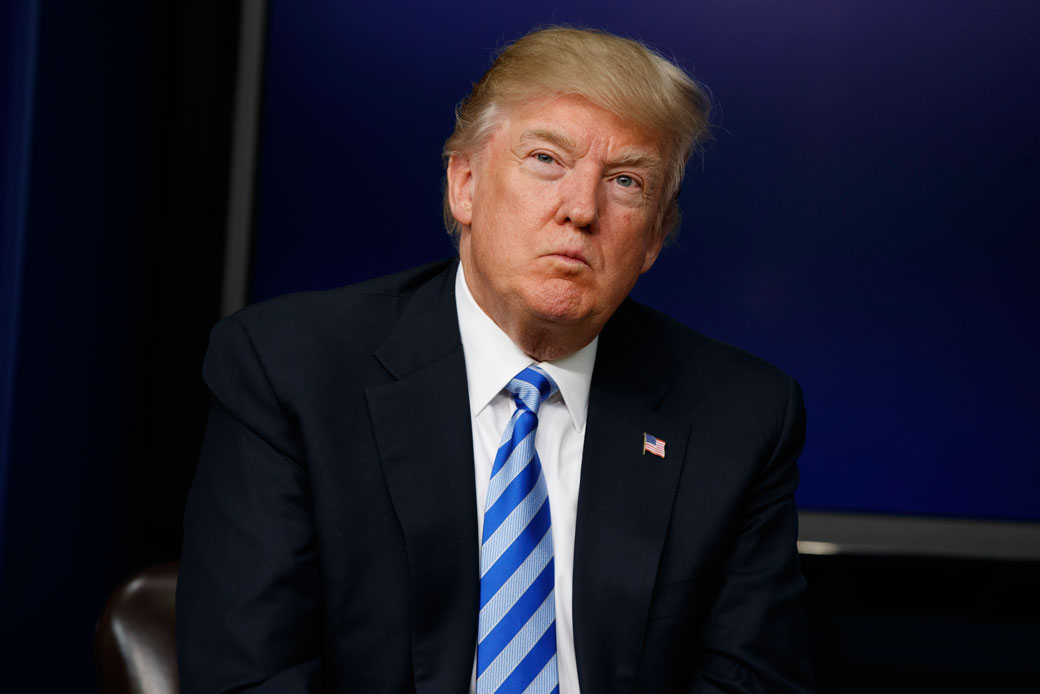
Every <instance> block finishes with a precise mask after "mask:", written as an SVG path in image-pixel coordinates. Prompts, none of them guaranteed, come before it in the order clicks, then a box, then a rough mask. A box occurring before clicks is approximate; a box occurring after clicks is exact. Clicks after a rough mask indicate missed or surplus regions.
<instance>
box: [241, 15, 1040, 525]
mask: <svg viewBox="0 0 1040 694" xmlns="http://www.w3.org/2000/svg"><path fill="white" fill-rule="evenodd" d="M270 12H271V16H270V20H269V36H268V41H269V43H268V48H267V68H266V95H265V101H264V110H263V139H262V147H261V176H260V182H259V187H258V190H259V200H258V219H257V223H258V236H257V243H256V249H255V252H256V262H255V276H254V280H255V281H254V287H253V294H254V298H256V299H262V298H265V297H269V296H272V295H275V294H279V293H283V292H286V291H293V290H298V289H310V288H318V287H328V286H334V285H338V284H343V283H348V282H352V281H356V280H360V279H363V278H366V277H370V276H373V275H377V274H381V273H385V272H390V271H393V270H397V269H401V268H404V267H407V266H410V265H413V264H417V263H419V262H423V261H426V260H431V259H435V258H439V257H444V256H446V255H449V254H450V253H451V252H452V249H451V246H450V244H449V243H448V241H447V239H446V238H445V235H444V234H443V232H442V228H441V224H440V185H439V181H440V180H441V177H442V175H443V174H442V169H441V164H440V157H439V153H440V148H441V145H442V143H443V141H444V139H445V138H446V137H447V135H448V134H449V133H450V131H451V128H452V123H453V107H454V105H455V103H456V102H457V101H458V99H460V98H461V97H462V96H463V95H464V94H465V93H466V91H467V90H468V87H469V84H470V82H472V81H473V80H475V79H477V78H478V77H479V75H480V74H481V73H482V72H483V70H484V69H485V68H486V66H487V65H488V63H489V60H490V57H491V56H492V54H493V53H494V50H495V48H496V47H498V46H500V45H501V44H502V43H503V42H504V41H507V40H510V39H513V38H515V37H517V36H518V35H520V34H522V33H524V32H525V31H527V30H528V29H530V28H532V27H534V26H536V25H538V24H542V23H547V22H552V21H561V22H574V23H579V24H584V25H589V26H595V27H601V28H605V29H608V30H611V31H615V32H618V33H622V34H625V35H629V36H634V37H641V38H643V39H645V40H647V41H648V42H650V43H651V44H652V45H656V46H659V47H662V48H663V49H664V50H665V51H666V52H669V53H672V54H674V55H675V56H676V57H677V58H678V59H679V60H680V61H681V62H682V63H683V64H684V65H685V66H687V67H688V68H691V69H692V70H693V71H694V74H695V76H696V77H697V78H699V79H701V80H703V81H704V82H705V83H707V85H708V86H709V87H710V88H711V90H712V91H713V93H714V95H715V97H716V99H717V101H718V104H719V109H718V112H717V114H716V122H717V124H718V127H717V130H716V142H715V143H714V145H713V146H712V147H711V148H710V149H709V151H708V152H707V154H706V156H705V158H704V161H703V163H702V164H696V165H694V166H693V167H692V170H691V172H690V174H689V176H688V178H687V182H686V185H685V187H684V191H683V195H682V205H683V208H684V211H685V218H684V226H683V233H682V237H681V240H680V242H679V244H678V246H676V247H673V248H671V249H670V250H668V251H666V252H665V253H664V254H663V255H662V257H661V259H660V260H659V261H658V263H657V266H656V267H655V268H654V269H653V270H652V271H651V273H649V274H648V275H647V276H645V277H644V278H643V279H642V280H641V282H640V285H639V286H638V287H637V289H636V292H635V295H636V296H637V297H638V298H640V299H641V300H643V301H646V302H647V303H650V304H652V305H655V306H657V307H659V308H661V309H663V310H665V311H666V312H668V313H670V314H671V315H673V316H675V317H677V318H679V319H680V320H682V321H684V322H686V323H687V324H689V325H691V326H693V327H696V328H698V329H699V330H701V331H702V332H705V333H707V334H709V335H712V336H714V337H718V338H720V339H722V340H725V341H727V342H731V343H734V344H737V345H739V346H741V347H744V348H746V349H748V350H750V351H752V352H755V353H757V354H759V355H761V356H763V357H765V358H766V359H768V360H770V361H773V362H775V363H777V364H778V365H780V366H781V367H783V368H784V369H785V370H787V371H789V372H790V373H792V374H793V375H794V376H796V377H797V378H798V379H799V380H800V381H801V382H802V384H803V386H804V388H805V392H806V398H807V404H808V407H809V417H810V420H809V422H810V430H809V442H808V446H807V448H806V451H805V454H804V456H803V459H802V471H803V483H802V487H801V490H800V492H799V502H800V504H801V506H802V507H803V508H816V509H839V510H851V511H860V510H862V511H874V512H891V513H908V514H927V515H939V516H959V517H984V518H1005V519H1027V520H1040V503H1038V502H1037V500H1036V494H1035V490H1036V489H1038V488H1040V465H1038V464H1037V463H1038V462H1040V461H1038V456H1037V453H1036V446H1035V443H1034V435H1033V431H1034V430H1035V422H1036V421H1037V420H1038V419H1040V406H1038V405H1037V402H1036V398H1035V393H1037V392H1038V391H1040V376H1038V373H1037V370H1036V368H1035V365H1034V360H1035V358H1036V355H1037V354H1038V352H1040V331H1038V328H1037V324H1036V320H1035V313H1036V308H1035V307H1036V305H1037V304H1038V300H1040V281H1038V280H1037V277H1036V272H1035V269H1034V266H1035V265H1036V258H1037V256H1038V251H1040V242H1038V239H1037V234H1036V230H1037V229H1038V228H1040V196H1038V192H1040V169H1038V155H1040V131H1038V129H1037V128H1036V124H1037V123H1038V122H1040V91H1038V90H1036V88H1035V85H1036V84H1040V41H1037V40H1036V33H1035V28H1036V27H1037V26H1040V8H1038V6H1037V5H1036V4H1035V3H1033V2H1030V1H1029V0H1010V1H1008V2H1002V3H995V4H994V3H980V2H977V1H975V0H972V1H967V0H955V1H953V2H946V3H907V2H903V1H901V0H870V1H868V0H849V1H847V2H841V3H833V2H825V1H824V0H800V1H799V2H793V3H765V2H751V1H747V0H745V1H742V2H722V1H714V2H691V3H671V2H651V3H619V4H614V3H610V4H604V3H600V2H591V1H589V0H586V1H584V2H572V3H549V2H529V3H511V4H505V5H492V4H489V3H444V4H432V3H424V2H407V1H398V2H394V3H390V4H387V3H378V4H373V3H319V4H305V5H303V6H301V5H300V4H298V3H289V2H284V1H283V0H274V1H273V2H272V3H271V5H270Z"/></svg>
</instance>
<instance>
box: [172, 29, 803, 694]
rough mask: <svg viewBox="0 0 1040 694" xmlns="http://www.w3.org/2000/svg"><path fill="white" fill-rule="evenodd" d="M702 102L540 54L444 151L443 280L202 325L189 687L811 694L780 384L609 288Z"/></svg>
mask: <svg viewBox="0 0 1040 694" xmlns="http://www.w3.org/2000/svg"><path fill="white" fill-rule="evenodd" d="M707 104H708V101H707V99H706V98H705V96H704V94H703V92H702V91H701V90H700V89H699V88H698V87H697V85H696V84H695V83H694V82H693V81H692V80H690V79H689V78H688V77H687V76H686V75H685V74H683V73H682V71H681V70H679V69H678V68H677V67H676V66H674V65H673V64H671V63H670V62H668V61H666V60H664V59H663V58H661V57H660V56H658V55H657V54H655V53H653V52H651V51H649V50H648V49H646V48H645V47H644V46H642V45H641V44H638V43H636V42H633V41H629V40H626V39H621V38H618V37H614V36H611V35H609V34H604V33H599V32H593V31H584V30H576V29H568V28H551V29H546V30H542V31H539V32H534V33H532V34H529V35H528V36H526V37H524V38H522V39H520V40H519V41H518V42H516V43H515V44H513V45H512V46H510V47H508V48H506V49H505V50H504V51H503V53H502V54H501V55H500V56H499V58H498V59H497V60H496V62H495V64H494V65H493V66H492V68H491V69H490V70H489V71H488V73H487V74H486V75H485V76H484V78H483V79H482V80H481V81H480V82H479V83H478V84H476V85H475V86H474V89H473V93H472V94H471V96H470V97H469V98H468V99H467V100H466V101H464V102H463V104H462V105H461V106H460V108H459V111H458V118H457V124H456V130H455V133H454V134H453V135H452V137H451V138H450V139H449V140H448V142H447V144H446V146H445V155H446V159H447V185H446V191H445V215H446V219H447V221H448V226H449V229H450V230H451V231H452V232H453V233H455V234H456V235H457V240H458V249H459V261H457V262H456V261H452V262H448V263H439V264H436V265H432V266H427V267H424V268H419V269H417V270H413V271H410V272H406V273H403V274H400V275H396V276H392V277H389V278H383V279H378V280H373V281H371V282H367V283H363V284H361V285H357V286H354V287H348V288H345V289H341V290H336V291H331V292H323V293H316V294H308V295H299V296H292V297H286V298H283V299H279V300H275V301H272V302H268V303H266V304H262V305H259V306H255V307H252V308H250V309H247V310H245V311H243V312H240V313H239V314H236V315H235V316H233V317H231V318H230V319H227V320H225V321H222V322H221V323H220V324H218V326H217V327H216V328H215V329H214V333H213V338H212V343H211V346H210V351H209V353H208V355H207V359H206V365H205V377H206V380H207V383H208V384H209V386H210V387H211V389H212V390H213V393H214V404H213V410H212V414H211V419H210V424H209V429H208V432H207V437H206V441H205V444H204V447H203V452H202V456H201V459H200V462H199V469H198V473H197V477H196V480H195V483H194V485H193V488H192V492H191V497H190V499H189V503H188V507H187V511H186V515H185V546H184V554H183V558H182V565H181V579H180V585H179V588H178V602H177V606H178V630H179V644H180V664H181V677H182V684H183V688H184V691H185V692H210V691H212V692H216V691H257V692H268V691H270V692H295V691H334V692H353V691H359V692H399V691H418V692H464V691H466V690H467V689H468V690H469V691H471V692H477V693H478V694H485V692H488V693H490V692H506V691H509V692H524V691H529V692H534V691H540V692H546V693H548V692H554V691H558V692H561V693H562V694H577V693H578V692H579V691H581V692H585V694H604V693H607V692H670V691H681V692H713V691H726V692H764V691H808V690H809V689H811V677H810V675H809V672H808V665H807V657H806V635H805V625H804V618H803V594H804V583H803V580H802V578H801V576H800V573H799V569H798V560H797V554H796V551H795V536H796V525H797V520H796V514H795V508H794V502H793V494H794V490H795V487H796V484H797V470H796V467H795V461H796V458H797V455H798V453H799V452H800V449H801V446H802V441H803V438H804V413H803V408H802V402H801V396H800V392H799V389H798V386H797V384H796V383H795V382H794V381H793V380H792V379H790V378H789V377H787V376H785V375H784V374H782V373H780V372H779V371H777V370H776V369H774V368H773V367H771V366H769V365H767V364H765V363H764V362H761V361H759V360H757V359H755V358H754V357H751V356H749V355H747V354H745V353H743V352H740V351H738V350H736V349H734V348H731V347H727V346H724V345H721V344H719V343H717V342H714V341H711V340H709V339H707V338H705V337H703V336H701V335H698V334H697V333H694V332H693V331H691V330H689V329H687V328H685V327H683V326H680V325H678V324H677V323H675V322H674V321H671V320H670V319H668V318H666V317H664V316H662V315H661V314H658V313H656V312H654V311H652V310H650V309H647V308H645V307H642V306H640V305H638V304H636V303H634V302H632V301H630V300H628V299H626V296H627V294H628V292H629V291H630V290H631V288H632V287H633V285H634V284H635V282H636V279H637V278H638V277H639V275H640V274H641V273H643V272H646V271H647V270H649V269H650V267H651V266H652V265H653V263H654V260H655V259H656V258H657V255H658V253H659V252H660V250H661V247H662V245H663V243H664V241H665V238H666V236H667V235H668V233H670V232H671V231H672V230H673V229H674V228H675V226H676V225H677V222H678V209H677V207H676V197H677V191H678V187H679V183H680V181H681V178H682V171H683V166H684V164H685V162H686V159H687V158H688V156H689V155H690V153H691V151H692V149H693V148H694V146H695V144H696V142H697V140H698V139H699V138H700V137H701V136H703V134H704V132H705V130H706V124H707Z"/></svg>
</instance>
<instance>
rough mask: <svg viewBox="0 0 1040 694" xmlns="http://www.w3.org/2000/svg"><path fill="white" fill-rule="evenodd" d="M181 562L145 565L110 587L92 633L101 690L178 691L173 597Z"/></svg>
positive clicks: (110, 693) (115, 693)
mask: <svg viewBox="0 0 1040 694" xmlns="http://www.w3.org/2000/svg"><path fill="white" fill-rule="evenodd" d="M177 569H178V563H177V562H171V563H169V564H161V565H159V566H153V567H151V568H149V569H145V570H144V571H142V572H141V573H139V574H137V575H136V576H134V577H132V578H131V579H130V580H129V581H127V582H126V583H124V584H123V585H121V586H120V587H119V588H117V589H116V590H115V592H114V593H112V597H110V598H109V599H108V604H107V605H105V611H104V612H103V613H102V614H101V619H100V621H99V622H98V628H97V633H96V634H95V636H94V658H95V660H96V662H97V669H98V687H99V689H100V690H101V694H177V692H178V691H179V690H180V683H179V681H178V679H177V644H176V639H175V637H174V616H173V602H174V591H175V590H176V588H177Z"/></svg>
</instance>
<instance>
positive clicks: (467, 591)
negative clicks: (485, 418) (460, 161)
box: [366, 265, 479, 692]
mask: <svg viewBox="0 0 1040 694" xmlns="http://www.w3.org/2000/svg"><path fill="white" fill-rule="evenodd" d="M454 268H455V265H452V266H451V268H450V269H449V270H447V271H445V272H444V273H442V274H441V275H439V276H437V277H436V278H434V279H433V280H432V281H431V282H429V283H427V284H426V285H424V286H423V287H421V288H420V289H419V290H417V292H416V295H415V296H414V297H413V299H412V301H411V303H410V304H409V305H408V307H407V308H406V309H405V313H404V314H403V315H402V318H401V320H400V322H399V323H398V325H397V327H396V328H395V330H394V332H393V333H392V334H391V335H390V337H389V338H388V339H387V341H386V343H385V344H384V345H383V346H382V347H381V348H380V349H379V350H378V351H377V352H376V356H377V358H378V359H379V360H380V361H381V362H382V364H383V365H384V366H385V367H386V368H387V370H388V371H389V372H390V373H391V374H392V375H393V376H394V377H395V378H396V379H397V380H396V381H394V382H392V383H389V384H386V385H381V386H374V387H371V388H368V389H367V390H366V395H367V397H368V404H369V410H370V412H371V416H372V425H373V430H374V432H375V437H376V442H377V445H378V447H379V456H380V460H381V462H382V466H383V474H384V476H385V478H386V483H387V487H388V489H389V492H390V497H391V499H392V501H393V505H394V510H395V512H396V514H397V518H398V520H399V521H400V524H401V531H402V533H403V535H404V541H405V547H406V551H407V553H408V560H409V569H410V572H411V585H412V594H411V598H412V606H413V609H412V618H413V638H412V666H413V670H414V676H415V685H416V691H417V692H440V691H464V690H465V688H466V687H468V682H469V679H470V674H471V671H472V666H473V653H474V647H475V644H476V638H477V605H478V602H479V581H478V557H477V552H478V546H477V540H478V538H477V517H476V488H475V484H474V479H473V439H472V434H471V427H470V417H469V407H468V403H469V395H468V392H467V387H466V368H465V361H464V358H463V352H462V344H461V341H460V338H459V330H458V318H457V315H456V311H455V300H454V281H455V272H454Z"/></svg>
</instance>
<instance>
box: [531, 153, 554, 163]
mask: <svg viewBox="0 0 1040 694" xmlns="http://www.w3.org/2000/svg"><path fill="white" fill-rule="evenodd" d="M534 158H535V159H537V160H538V161H540V162H541V163H543V164H555V163H556V160H555V159H553V158H552V155H550V154H546V153H545V152H535V155H534Z"/></svg>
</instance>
